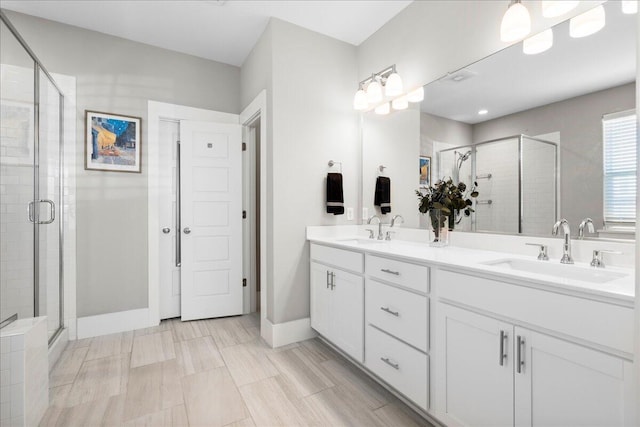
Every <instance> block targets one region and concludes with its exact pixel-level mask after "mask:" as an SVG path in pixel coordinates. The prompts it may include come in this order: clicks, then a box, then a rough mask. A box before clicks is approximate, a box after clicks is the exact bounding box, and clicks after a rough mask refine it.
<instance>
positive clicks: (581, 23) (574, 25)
mask: <svg viewBox="0 0 640 427" xmlns="http://www.w3.org/2000/svg"><path fill="white" fill-rule="evenodd" d="M604 24H605V16H604V7H602V5H600V6H598V7H595V8H593V9H591V10H588V11H586V12H585V13H583V14H581V15H578V16H576V17H574V18H571V20H570V21H569V35H570V36H571V37H574V38H578V37H586V36H590V35H591V34H594V33H597V32H598V31H600V30H601V29H602V28H603V27H604Z"/></svg>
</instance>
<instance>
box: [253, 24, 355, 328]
mask: <svg viewBox="0 0 640 427" xmlns="http://www.w3.org/2000/svg"><path fill="white" fill-rule="evenodd" d="M269 44H270V46H269ZM269 56H270V57H269ZM355 58H356V48H355V47H354V46H352V45H349V44H347V43H344V42H340V41H338V40H335V39H332V38H330V37H327V36H324V35H321V34H318V33H315V32H312V31H309V30H306V29H304V28H301V27H298V26H296V25H293V24H290V23H287V22H284V21H280V20H278V19H272V20H271V22H270V24H269V27H268V28H267V30H266V31H265V33H264V34H263V36H262V39H261V41H260V42H259V43H258V45H257V46H256V48H254V50H253V52H252V53H251V55H250V56H249V58H248V59H247V60H246V61H245V64H243V67H242V86H243V95H242V103H243V106H245V105H247V104H248V103H249V102H250V100H251V99H252V97H253V96H255V95H257V93H258V92H259V91H260V90H261V89H269V87H271V91H270V94H269V93H268V95H270V96H268V98H269V99H268V103H269V104H270V107H271V108H270V109H269V112H268V114H269V115H270V119H268V121H267V123H268V125H269V127H270V131H271V136H270V138H269V144H270V146H269V148H268V154H267V155H268V158H267V162H268V167H269V170H268V179H267V191H268V203H269V206H268V208H267V215H268V216H269V217H268V218H270V219H268V231H267V234H268V236H271V238H270V243H271V245H272V246H271V247H270V248H269V249H268V250H269V252H270V253H271V257H270V258H269V259H268V260H267V263H268V269H269V277H268V279H267V280H268V283H267V290H268V293H269V301H268V303H269V305H270V307H269V310H268V313H267V317H268V318H269V320H270V321H271V322H272V323H275V324H277V323H283V322H287V321H291V320H296V319H301V318H305V317H308V316H309V245H308V243H306V241H305V227H306V226H307V225H310V224H314V225H334V224H345V223H347V220H346V215H341V216H334V215H329V214H326V213H325V205H324V203H325V181H324V179H325V177H326V174H327V172H328V166H327V162H328V161H329V160H335V161H339V162H342V172H343V176H344V196H345V206H350V207H354V208H356V207H357V206H358V203H359V201H358V189H359V176H360V169H359V164H360V149H359V141H358V121H357V114H356V113H355V112H354V111H353V109H352V108H351V105H352V101H353V98H352V97H353V93H354V91H355V90H356V89H357V82H358V79H357V73H356V59H355ZM269 68H270V69H269ZM265 77H266V78H265ZM356 210H357V209H356ZM354 223H355V222H354Z"/></svg>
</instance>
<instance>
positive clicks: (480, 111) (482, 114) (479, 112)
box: [478, 108, 489, 116]
mask: <svg viewBox="0 0 640 427" xmlns="http://www.w3.org/2000/svg"><path fill="white" fill-rule="evenodd" d="M488 112H489V110H487V109H485V108H483V109H482V110H479V111H478V114H479V115H481V116H484V115H485V114H487V113H488Z"/></svg>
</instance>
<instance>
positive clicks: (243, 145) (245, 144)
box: [242, 142, 247, 151]
mask: <svg viewBox="0 0 640 427" xmlns="http://www.w3.org/2000/svg"><path fill="white" fill-rule="evenodd" d="M242 151H247V143H246V142H243V143H242Z"/></svg>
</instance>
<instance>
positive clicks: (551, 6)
mask: <svg viewBox="0 0 640 427" xmlns="http://www.w3.org/2000/svg"><path fill="white" fill-rule="evenodd" d="M578 3H579V2H578V1H573V0H571V1H569V0H546V1H545V0H542V16H544V17H545V18H555V17H556V16H562V15H564V14H565V13H567V12H569V11H571V10H573V9H575V8H576V6H578Z"/></svg>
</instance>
